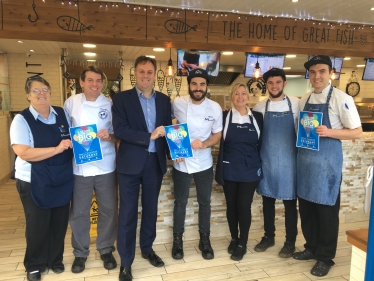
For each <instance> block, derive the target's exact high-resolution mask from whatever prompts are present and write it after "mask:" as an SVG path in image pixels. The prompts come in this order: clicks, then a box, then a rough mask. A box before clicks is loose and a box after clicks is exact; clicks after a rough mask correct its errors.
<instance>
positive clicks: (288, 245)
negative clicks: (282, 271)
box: [278, 241, 295, 258]
mask: <svg viewBox="0 0 374 281" xmlns="http://www.w3.org/2000/svg"><path fill="white" fill-rule="evenodd" d="M294 252H295V243H292V242H288V241H286V242H284V246H283V248H282V249H281V250H280V252H279V253H278V256H280V257H281V258H290V257H292V254H293V253H294Z"/></svg>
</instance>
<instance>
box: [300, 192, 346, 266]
mask: <svg viewBox="0 0 374 281" xmlns="http://www.w3.org/2000/svg"><path fill="white" fill-rule="evenodd" d="M339 209H340V193H339V195H338V198H337V200H336V203H335V205H334V206H328V205H322V204H317V203H313V202H310V201H307V200H304V199H301V198H299V211H300V219H301V229H302V231H303V234H304V238H305V241H306V243H305V245H304V247H305V249H307V250H308V251H310V252H312V253H313V254H314V255H315V258H316V260H319V261H323V262H325V263H327V264H330V265H333V264H334V262H333V261H332V259H333V258H334V257H335V254H336V247H337V243H338V232H339Z"/></svg>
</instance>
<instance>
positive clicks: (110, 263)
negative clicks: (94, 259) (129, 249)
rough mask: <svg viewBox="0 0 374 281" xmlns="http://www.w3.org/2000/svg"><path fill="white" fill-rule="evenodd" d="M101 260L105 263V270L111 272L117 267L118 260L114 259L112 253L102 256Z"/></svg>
mask: <svg viewBox="0 0 374 281" xmlns="http://www.w3.org/2000/svg"><path fill="white" fill-rule="evenodd" d="M100 258H101V260H102V261H103V262H104V268H105V269H108V270H111V269H115V268H116V267H117V262H116V259H115V258H114V257H113V254H112V252H110V253H107V254H102V255H101V256H100Z"/></svg>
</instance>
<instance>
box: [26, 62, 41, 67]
mask: <svg viewBox="0 0 374 281" xmlns="http://www.w3.org/2000/svg"><path fill="white" fill-rule="evenodd" d="M29 66H42V64H41V63H28V62H26V67H29Z"/></svg>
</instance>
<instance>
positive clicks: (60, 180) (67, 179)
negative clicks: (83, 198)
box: [20, 107, 74, 209]
mask: <svg viewBox="0 0 374 281" xmlns="http://www.w3.org/2000/svg"><path fill="white" fill-rule="evenodd" d="M53 108H54V110H55V111H56V112H57V115H56V123H55V124H44V123H43V122H41V121H39V120H38V119H36V120H35V118H34V116H33V115H32V114H31V112H30V110H29V109H28V108H27V109H25V110H23V111H22V112H21V113H20V114H21V115H22V116H23V117H24V118H25V120H26V122H27V123H28V125H29V127H30V130H31V133H32V135H33V139H34V147H35V148H44V147H55V146H58V145H59V143H60V142H61V140H63V139H70V134H69V124H68V122H67V120H66V116H65V112H64V110H63V109H62V108H60V107H53ZM72 158H73V151H72V149H67V150H65V151H64V152H62V153H59V154H57V155H55V156H52V157H50V158H48V159H45V160H42V161H35V162H33V161H29V163H30V164H31V195H32V199H33V200H34V202H35V204H36V205H37V206H39V207H40V208H43V209H50V208H55V207H59V206H64V205H66V204H68V203H69V202H70V200H71V198H72V195H73V187H74V176H73V165H72Z"/></svg>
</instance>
